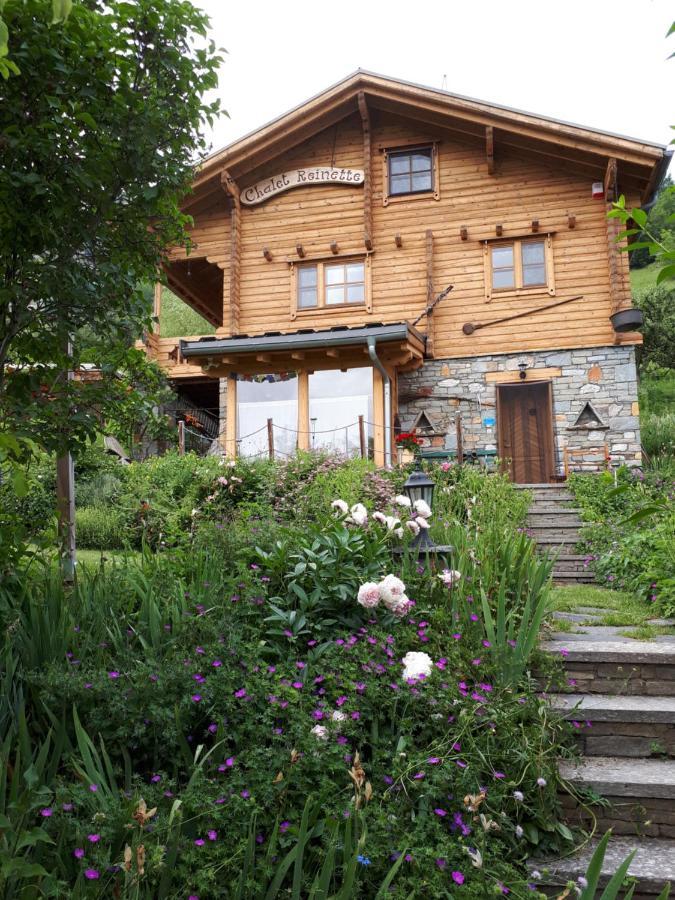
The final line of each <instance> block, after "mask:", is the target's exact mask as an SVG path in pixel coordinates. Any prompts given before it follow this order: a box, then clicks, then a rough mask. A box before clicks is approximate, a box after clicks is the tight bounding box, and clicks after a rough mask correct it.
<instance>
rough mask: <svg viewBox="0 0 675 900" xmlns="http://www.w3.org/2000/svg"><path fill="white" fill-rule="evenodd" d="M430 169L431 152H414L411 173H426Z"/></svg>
mask: <svg viewBox="0 0 675 900" xmlns="http://www.w3.org/2000/svg"><path fill="white" fill-rule="evenodd" d="M429 169H431V150H416V151H415V152H414V153H413V156H412V170H413V172H426V171H428V170H429Z"/></svg>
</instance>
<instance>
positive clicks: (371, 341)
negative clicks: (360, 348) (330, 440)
mask: <svg viewBox="0 0 675 900" xmlns="http://www.w3.org/2000/svg"><path fill="white" fill-rule="evenodd" d="M366 343H367V345H368V356H369V357H370V360H371V362H372V364H373V365H374V366H375V368H376V369H377V371H378V372H379V373H380V375H381V376H382V380H383V382H384V467H385V469H391V378H390V377H389V373H388V372H387V370H386V369H385V367H384V366H383V365H382V362H381V360H380V358H379V357H378V355H377V351H376V349H375V345H376V343H377V339H376V338H375V336H374V335H371V336H369V337H368V338H367V339H366Z"/></svg>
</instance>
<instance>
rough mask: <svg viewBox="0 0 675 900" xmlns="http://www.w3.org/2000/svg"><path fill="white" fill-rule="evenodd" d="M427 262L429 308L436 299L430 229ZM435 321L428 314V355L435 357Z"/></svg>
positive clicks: (432, 244)
mask: <svg viewBox="0 0 675 900" xmlns="http://www.w3.org/2000/svg"><path fill="white" fill-rule="evenodd" d="M424 237H425V261H426V274H427V306H430V305H431V304H432V303H433V299H434V233H433V231H431V230H430V229H429V230H427V232H426V234H425V236H424ZM433 323H434V319H433V313H428V314H427V355H428V356H430V357H431V358H432V359H433V356H434V324H433Z"/></svg>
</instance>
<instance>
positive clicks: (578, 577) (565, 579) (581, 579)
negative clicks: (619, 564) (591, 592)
mask: <svg viewBox="0 0 675 900" xmlns="http://www.w3.org/2000/svg"><path fill="white" fill-rule="evenodd" d="M551 578H552V579H553V581H554V583H555V584H593V582H594V581H595V577H594V576H593V573H592V572H579V571H578V570H576V569H573V570H570V569H554V570H553V573H552V575H551Z"/></svg>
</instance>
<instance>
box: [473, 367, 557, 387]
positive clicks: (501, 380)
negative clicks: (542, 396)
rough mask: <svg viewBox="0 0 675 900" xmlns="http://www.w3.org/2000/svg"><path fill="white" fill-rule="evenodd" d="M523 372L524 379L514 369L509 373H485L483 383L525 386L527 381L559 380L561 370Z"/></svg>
mask: <svg viewBox="0 0 675 900" xmlns="http://www.w3.org/2000/svg"><path fill="white" fill-rule="evenodd" d="M525 372H526V377H525V378H521V377H520V370H519V369H514V370H513V371H511V372H486V373H485V383H486V384H511V383H512V382H514V383H518V384H527V383H528V381H548V380H549V379H551V378H560V377H561V375H562V369H559V368H548V369H526V370H525Z"/></svg>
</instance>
